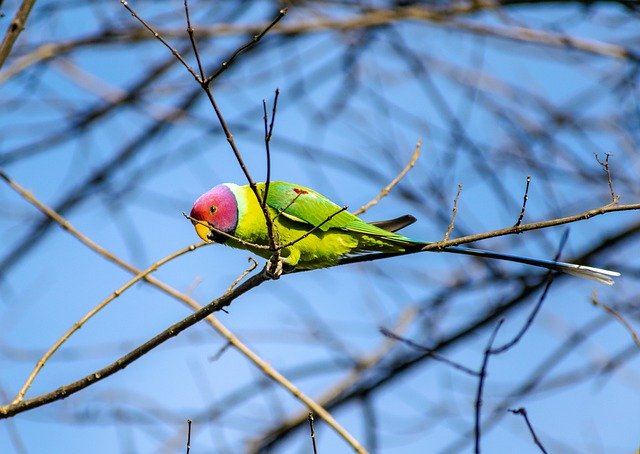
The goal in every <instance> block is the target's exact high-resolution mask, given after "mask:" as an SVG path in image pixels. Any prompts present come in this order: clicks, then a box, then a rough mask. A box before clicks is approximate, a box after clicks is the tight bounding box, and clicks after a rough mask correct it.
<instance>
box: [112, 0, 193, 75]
mask: <svg viewBox="0 0 640 454" xmlns="http://www.w3.org/2000/svg"><path fill="white" fill-rule="evenodd" d="M120 3H121V4H122V6H124V7H125V9H126V10H127V11H129V13H131V15H132V16H133V17H134V18H135V19H136V20H137V21H138V22H140V23H141V24H142V26H143V27H144V28H146V29H147V30H149V31H150V32H151V34H152V35H153V36H154V37H155V38H156V39H157V40H158V41H160V42H161V43H162V44H163V45H164V46H165V47H166V48H167V49H169V51H171V53H172V54H173V56H174V57H176V58H177V59H178V61H179V62H180V63H182V66H184V67H185V68H186V69H187V71H189V73H190V74H191V75H192V76H193V77H194V78H195V79H196V80H197V81H198V82H199V83H201V82H202V81H201V80H200V76H198V74H197V73H196V72H195V71H194V69H193V68H192V67H191V66H190V65H189V63H187V61H186V60H185V59H184V57H183V56H182V55H180V52H178V50H177V49H176V48H175V47H173V46H172V45H171V44H169V42H168V41H167V40H166V39H164V38H163V37H162V35H161V34H160V33H158V32H157V31H156V30H155V29H154V28H153V27H152V26H151V25H149V24H148V23H147V21H145V20H144V19H143V18H141V17H140V16H138V13H136V12H135V10H134V9H133V8H131V6H130V5H129V2H128V1H127V0H120Z"/></svg>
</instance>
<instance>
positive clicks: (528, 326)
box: [491, 230, 569, 355]
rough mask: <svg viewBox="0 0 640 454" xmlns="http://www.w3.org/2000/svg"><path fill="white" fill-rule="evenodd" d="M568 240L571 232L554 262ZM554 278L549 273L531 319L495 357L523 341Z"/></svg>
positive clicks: (564, 238)
mask: <svg viewBox="0 0 640 454" xmlns="http://www.w3.org/2000/svg"><path fill="white" fill-rule="evenodd" d="M567 238H569V230H565V231H564V234H563V235H562V238H561V239H560V244H559V246H558V251H557V252H556V255H555V257H554V258H553V260H554V261H556V262H557V261H558V259H559V258H560V254H561V253H562V250H563V249H564V245H565V244H566V242H567ZM553 276H554V274H553V271H549V272H548V273H547V283H546V284H545V286H544V290H543V291H542V294H541V295H540V298H538V302H537V303H536V305H535V306H534V307H533V310H532V311H531V313H530V314H529V317H527V321H526V322H525V323H524V325H523V326H522V328H521V329H520V331H519V332H518V334H516V335H515V336H514V338H513V339H512V340H510V341H509V342H507V343H506V344H504V345H502V346H501V347H498V348H495V349H494V350H493V351H492V352H491V353H493V354H494V355H497V354H499V353H504V352H506V351H507V350H509V349H510V348H512V347H513V346H514V345H516V344H517V343H518V342H520V339H522V337H523V336H524V335H525V333H526V332H527V331H528V330H529V328H530V327H531V325H533V320H534V319H535V318H536V315H538V312H539V311H540V308H541V307H542V303H544V300H545V299H546V298H547V294H548V293H549V289H550V288H551V284H552V283H553Z"/></svg>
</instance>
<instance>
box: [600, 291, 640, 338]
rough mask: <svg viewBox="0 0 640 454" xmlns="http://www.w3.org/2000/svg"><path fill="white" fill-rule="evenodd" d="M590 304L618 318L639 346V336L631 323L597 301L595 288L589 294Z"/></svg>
mask: <svg viewBox="0 0 640 454" xmlns="http://www.w3.org/2000/svg"><path fill="white" fill-rule="evenodd" d="M591 304H593V305H594V306H597V307H600V308H602V309H603V310H604V311H605V312H606V313H608V314H609V315H611V316H613V317H614V318H615V319H616V320H618V322H620V324H621V325H622V326H624V328H625V329H626V330H627V331H628V332H629V334H630V335H631V338H632V339H633V342H635V344H636V345H637V346H638V348H640V336H638V333H636V331H635V330H634V329H633V326H631V323H629V322H628V321H627V320H626V319H625V318H624V317H623V316H622V315H621V314H620V313H619V312H618V311H617V310H615V309H614V308H612V307H611V306H609V305H607V304H604V303H601V302H600V301H598V293H597V292H596V291H595V290H594V291H593V293H592V295H591Z"/></svg>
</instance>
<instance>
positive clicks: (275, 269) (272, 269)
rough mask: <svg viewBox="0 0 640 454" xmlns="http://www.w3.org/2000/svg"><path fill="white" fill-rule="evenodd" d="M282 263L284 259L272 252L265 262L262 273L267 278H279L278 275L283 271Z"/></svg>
mask: <svg viewBox="0 0 640 454" xmlns="http://www.w3.org/2000/svg"><path fill="white" fill-rule="evenodd" d="M283 264H284V259H283V258H282V257H280V256H279V255H277V254H274V255H273V256H272V257H271V258H270V259H269V261H268V262H267V266H266V267H265V270H264V273H265V274H266V276H267V277H268V278H269V279H273V280H277V279H280V276H282V272H283V271H284V267H283Z"/></svg>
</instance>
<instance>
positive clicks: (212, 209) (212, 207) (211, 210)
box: [209, 205, 217, 214]
mask: <svg viewBox="0 0 640 454" xmlns="http://www.w3.org/2000/svg"><path fill="white" fill-rule="evenodd" d="M216 210H217V208H216V207H215V206H213V205H211V206H210V207H209V213H211V214H215V213H216Z"/></svg>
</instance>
